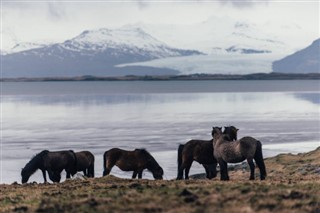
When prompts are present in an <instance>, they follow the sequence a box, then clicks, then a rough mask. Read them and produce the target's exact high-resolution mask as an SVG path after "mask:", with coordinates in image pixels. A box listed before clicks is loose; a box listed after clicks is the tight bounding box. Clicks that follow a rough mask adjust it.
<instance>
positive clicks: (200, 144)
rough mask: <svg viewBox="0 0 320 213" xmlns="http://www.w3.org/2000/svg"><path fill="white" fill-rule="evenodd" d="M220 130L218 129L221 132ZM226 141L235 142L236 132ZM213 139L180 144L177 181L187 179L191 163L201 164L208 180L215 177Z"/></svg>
mask: <svg viewBox="0 0 320 213" xmlns="http://www.w3.org/2000/svg"><path fill="white" fill-rule="evenodd" d="M221 129H222V128H220V130H221ZM226 139H227V140H230V141H232V140H236V139H237V132H235V134H231V135H230V137H229V138H226ZM212 143H213V139H211V140H190V141H188V142H187V143H186V144H185V145H182V144H180V145H179V147H178V176H177V180H181V179H183V171H184V172H185V179H189V171H190V167H191V165H192V162H193V161H197V162H198V163H200V164H202V165H203V167H204V168H205V171H206V177H207V178H208V179H212V178H215V177H216V176H217V161H216V159H215V158H214V156H213V145H212Z"/></svg>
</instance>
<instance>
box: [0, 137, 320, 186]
mask: <svg viewBox="0 0 320 213" xmlns="http://www.w3.org/2000/svg"><path fill="white" fill-rule="evenodd" d="M318 147H320V143H319V142H317V141H309V142H293V143H279V144H263V146H262V150H263V157H264V159H268V158H273V157H276V156H277V155H283V154H287V155H299V154H301V153H305V152H310V151H313V150H315V149H316V148H318ZM295 150H297V151H295ZM150 153H151V154H152V155H153V156H154V157H155V159H157V161H158V162H159V164H160V165H161V166H162V167H163V169H164V179H165V180H173V179H175V178H176V171H177V168H176V167H177V165H176V160H177V151H176V150H169V151H157V152H150ZM29 160H30V159H18V162H22V161H23V165H24V163H27V162H28V161H29ZM101 160H102V156H100V155H99V156H96V171H95V176H96V177H102V169H101V168H102V167H101V166H102V163H101ZM9 161H10V162H12V159H10V160H9ZM5 162H6V161H4V160H3V159H2V163H3V164H4V163H5ZM7 162H8V160H7ZM15 162H17V160H16V161H15ZM244 163H246V161H244ZM239 164H242V163H238V164H229V165H230V166H231V167H233V165H239ZM21 165H22V164H21ZM11 167H17V166H16V165H15V164H14V165H11ZM11 167H10V168H11ZM100 167H101V168H100ZM16 169H18V172H15V170H13V171H11V170H10V171H6V173H7V174H8V175H9V174H10V175H9V176H15V177H16V178H12V179H10V180H8V179H7V180H6V181H3V182H0V185H1V184H12V183H14V182H18V183H19V182H20V181H21V180H20V178H21V177H20V176H16V175H17V174H18V175H20V167H19V168H16ZM203 172H204V170H203V167H202V166H201V165H200V164H198V163H197V162H194V163H193V164H192V167H191V170H190V175H198V174H201V173H203ZM3 174H4V172H3V171H2V172H1V175H3ZM111 174H112V175H114V176H115V177H118V178H130V177H131V175H132V173H131V172H124V171H121V170H120V169H118V168H117V167H116V166H115V167H114V168H113V170H112V172H111ZM143 178H144V179H149V180H150V179H153V177H152V174H151V173H149V172H148V171H144V175H143ZM1 179H2V180H3V177H1ZM30 180H31V181H35V182H38V183H43V178H42V173H41V172H40V171H39V170H38V171H36V173H35V174H34V176H31V177H30ZM62 181H65V172H63V174H62Z"/></svg>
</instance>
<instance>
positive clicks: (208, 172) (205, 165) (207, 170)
mask: <svg viewBox="0 0 320 213" xmlns="http://www.w3.org/2000/svg"><path fill="white" fill-rule="evenodd" d="M202 166H203V168H204V169H205V170H206V177H207V178H208V179H212V177H211V172H210V169H209V165H207V164H202Z"/></svg>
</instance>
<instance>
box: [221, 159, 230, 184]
mask: <svg viewBox="0 0 320 213" xmlns="http://www.w3.org/2000/svg"><path fill="white" fill-rule="evenodd" d="M219 166H220V180H229V175H228V164H227V162H225V161H223V160H219Z"/></svg>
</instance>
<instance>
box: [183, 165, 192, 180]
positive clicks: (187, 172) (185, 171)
mask: <svg viewBox="0 0 320 213" xmlns="http://www.w3.org/2000/svg"><path fill="white" fill-rule="evenodd" d="M191 165H192V161H191V162H190V163H188V164H187V165H186V167H185V170H184V178H185V179H186V180H188V179H189V171H190V168H191Z"/></svg>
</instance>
